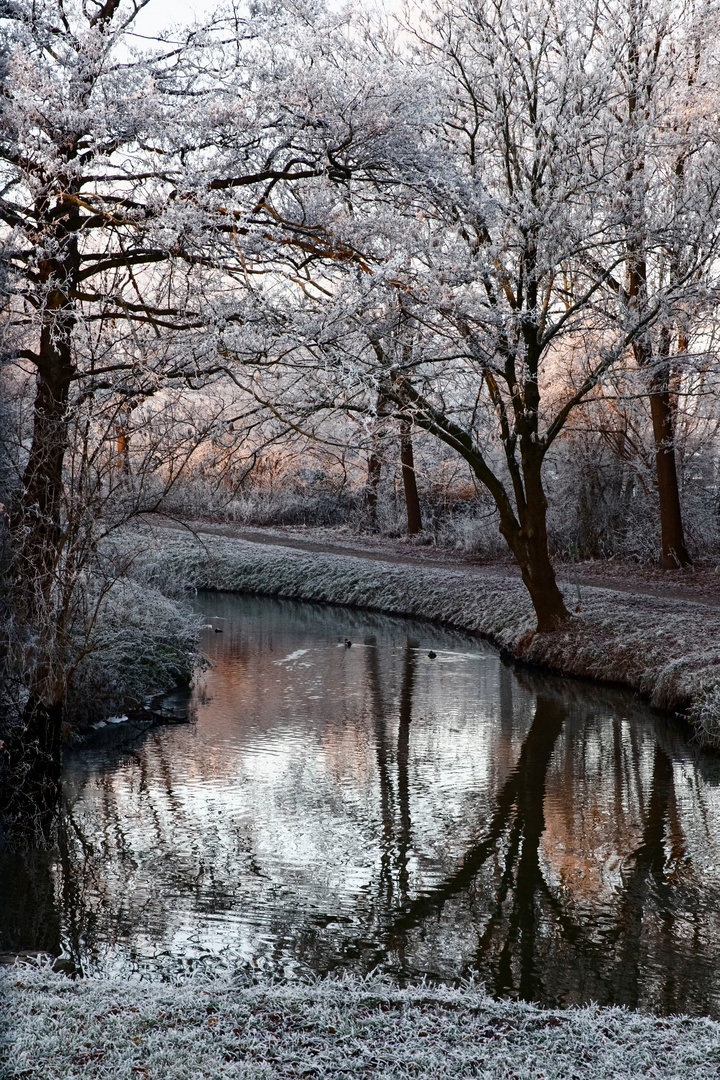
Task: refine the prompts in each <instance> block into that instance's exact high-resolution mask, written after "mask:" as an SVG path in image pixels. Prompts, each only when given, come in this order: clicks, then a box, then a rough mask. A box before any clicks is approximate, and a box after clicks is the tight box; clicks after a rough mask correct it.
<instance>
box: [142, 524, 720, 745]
mask: <svg viewBox="0 0 720 1080" xmlns="http://www.w3.org/2000/svg"><path fill="white" fill-rule="evenodd" d="M125 542H126V543H128V544H131V543H132V544H137V545H138V546H142V548H143V554H142V555H140V556H138V560H137V563H138V565H139V566H142V572H143V574H144V575H148V574H149V575H150V577H151V578H152V577H153V576H154V577H155V578H156V579H157V580H158V581H159V582H162V581H163V579H164V580H166V581H168V580H172V581H183V582H185V583H187V584H188V585H189V586H191V587H193V588H198V589H218V590H228V591H236V592H248V593H257V594H262V595H268V596H282V597H287V598H291V599H298V600H310V601H321V602H325V603H335V604H346V605H351V606H356V607H363V608H367V609H370V610H375V611H381V612H384V613H386V614H390V615H406V616H411V617H414V618H425V619H430V620H433V621H435V622H439V623H443V624H445V625H448V626H451V627H453V628H455V629H459V630H463V631H466V632H469V633H472V634H478V635H481V636H483V637H485V638H487V639H488V640H490V641H492V642H493V643H495V644H496V645H497V646H499V647H500V648H501V649H504V650H506V651H507V652H508V653H510V654H511V655H512V656H513V657H515V658H516V659H518V660H521V661H523V662H526V663H531V664H535V665H538V666H541V667H546V668H550V669H551V670H554V671H557V672H561V673H562V674H566V675H575V676H580V677H584V678H590V679H593V680H596V681H601V682H611V683H620V684H623V685H625V686H628V687H630V688H631V689H633V690H635V691H637V692H638V693H640V694H642V695H643V696H644V697H646V698H647V699H648V700H649V701H650V702H651V704H653V705H654V706H656V707H658V708H664V709H670V710H674V711H676V712H684V713H686V714H687V715H688V717H689V719H690V721H691V723H692V724H693V726H694V729H695V731H696V733H697V736H698V738H699V739H700V741H701V742H702V743H703V744H705V745H706V746H715V747H717V746H720V609H718V608H717V607H716V606H713V605H710V604H703V603H701V602H700V601H694V600H693V601H688V600H684V599H677V598H665V597H663V596H657V595H648V594H647V593H632V592H627V591H622V592H620V591H615V590H612V589H608V588H600V587H593V586H588V585H584V586H583V588H582V593H581V603H580V605H579V606H580V611H579V612H577V613H576V614H575V616H574V618H573V619H572V622H571V623H570V624H569V625H568V626H567V627H563V629H562V630H559V631H557V632H555V633H552V634H536V633H534V628H535V618H534V613H533V610H532V605H531V603H530V599H529V597H528V594H527V592H526V590H525V588H524V586H523V585H522V582H521V581H520V580H519V579H518V578H517V577H515V576H512V575H511V574H510V573H507V574H503V573H502V572H499V571H497V570H493V572H492V573H491V574H487V575H483V574H482V572H474V573H472V574H471V573H469V572H468V570H467V569H465V568H463V567H457V568H456V567H452V568H449V569H444V568H442V567H440V566H438V565H437V564H433V565H422V564H418V565H409V564H407V563H399V562H390V561H386V560H383V559H382V558H378V557H377V556H375V555H373V556H372V558H369V557H368V558H365V557H363V556H362V555H352V556H351V555H347V554H334V553H331V552H327V551H312V552H311V551H304V550H302V549H300V548H294V547H292V546H290V545H289V544H288V543H287V542H284V543H283V546H273V545H272V544H268V543H254V542H251V541H248V540H241V539H237V538H233V537H227V536H219V535H214V534H211V533H206V532H203V533H200V532H198V533H196V534H195V535H191V534H188V533H178V532H177V531H172V530H170V529H154V530H143V531H142V532H136V533H134V534H132V536H128V537H127V538H126V541H125ZM566 595H567V601H568V604H569V605H570V607H571V608H575V607H576V606H577V605H576V603H575V596H574V594H573V592H572V590H571V589H568V588H567V587H566Z"/></svg>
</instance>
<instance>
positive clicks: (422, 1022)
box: [0, 965, 720, 1080]
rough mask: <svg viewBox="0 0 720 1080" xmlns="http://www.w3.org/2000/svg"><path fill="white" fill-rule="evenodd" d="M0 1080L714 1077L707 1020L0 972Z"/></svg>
mask: <svg viewBox="0 0 720 1080" xmlns="http://www.w3.org/2000/svg"><path fill="white" fill-rule="evenodd" d="M2 993H3V997H4V999H5V1000H4V1010H3V1019H2V1027H3V1045H2V1049H0V1066H4V1069H5V1072H4V1074H3V1075H4V1076H5V1077H6V1078H7V1080H20V1078H21V1077H22V1078H27V1080H30V1078H32V1080H61V1078H62V1080H66V1078H67V1080H70V1078H72V1080H76V1078H78V1080H79V1078H82V1080H95V1078H98V1080H99V1078H109V1077H112V1078H113V1080H138V1078H143V1077H145V1078H147V1080H186V1078H187V1080H191V1078H192V1080H197V1078H200V1077H202V1078H214V1077H223V1078H224V1077H228V1078H230V1077H233V1078H235V1077H238V1078H239V1077H243V1078H248V1080H249V1078H252V1080H255V1078H258V1080H260V1078H267V1080H270V1078H283V1080H284V1078H291V1077H292V1078H296V1077H316V1078H317V1080H324V1078H326V1077H348V1078H353V1077H363V1078H365V1077H368V1078H370V1077H373V1078H374V1077H379V1078H383V1077H388V1078H389V1077H393V1078H394V1077H420V1078H422V1077H428V1078H430V1077H446V1076H451V1077H485V1078H492V1080H501V1078H505V1077H508V1078H510V1077H513V1078H518V1080H520V1078H522V1080H545V1078H556V1080H561V1078H562V1080H572V1078H577V1080H586V1078H587V1080H600V1078H603V1080H605V1078H610V1077H620V1078H622V1077H628V1078H630V1077H632V1078H638V1077H648V1078H660V1077H662V1078H668V1080H670V1078H681V1077H688V1078H690V1077H692V1078H699V1080H702V1078H705V1077H714V1076H719V1075H720V1024H719V1023H717V1022H715V1021H712V1020H707V1019H702V1018H701V1019H689V1018H685V1017H674V1018H669V1019H665V1018H656V1017H653V1016H645V1015H641V1014H639V1013H633V1012H629V1011H627V1010H625V1009H619V1008H602V1009H601V1008H597V1007H595V1006H588V1007H585V1008H571V1009H565V1010H556V1009H539V1008H537V1007H536V1006H534V1005H529V1004H525V1003H517V1002H506V1001H493V1000H492V999H491V998H488V997H487V996H486V995H485V993H484V992H483V990H482V989H481V988H480V987H478V986H476V985H473V984H468V985H466V986H465V987H463V988H460V989H452V988H448V987H439V988H437V987H429V986H425V985H421V986H414V987H410V988H406V989H401V988H399V987H397V986H395V985H394V984H392V983H391V982H390V981H389V980H386V979H381V978H376V977H370V978H368V979H366V980H363V979H359V978H355V977H345V978H342V979H325V980H320V981H318V982H315V983H311V984H304V983H297V984H288V983H280V984H272V983H267V984H259V985H254V986H233V985H232V983H231V982H229V981H227V980H223V979H198V980H195V979H190V980H188V981H186V982H184V983H180V984H176V985H171V984H168V983H140V982H127V981H126V982H119V981H110V980H104V979H100V978H97V979H88V980H81V979H77V980H72V979H70V978H68V977H67V976H65V975H62V974H56V973H54V972H53V971H52V970H51V969H50V968H49V967H43V966H35V965H32V966H25V967H15V968H12V969H10V970H9V971H8V973H7V975H6V977H5V980H4V984H3V985H2Z"/></svg>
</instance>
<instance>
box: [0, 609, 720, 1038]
mask: <svg viewBox="0 0 720 1080" xmlns="http://www.w3.org/2000/svg"><path fill="white" fill-rule="evenodd" d="M197 606H198V608H199V610H201V611H202V612H203V613H204V614H205V616H206V618H207V623H208V628H207V629H206V631H205V640H204V650H205V652H206V654H207V655H208V656H209V657H210V658H211V660H212V663H213V666H212V668H211V669H209V670H208V671H207V672H206V673H205V674H203V675H202V676H201V677H200V678H199V679H198V682H197V686H196V688H195V691H194V702H193V706H194V719H193V720H192V722H191V723H189V724H184V725H180V726H174V727H169V728H161V729H155V730H153V731H151V732H150V733H148V734H147V735H145V737H144V738H142V739H141V740H136V741H135V742H134V743H132V742H130V743H128V744H127V745H125V746H123V747H121V748H118V747H117V746H114V747H109V746H104V747H103V746H95V747H86V748H84V749H83V750H81V751H76V752H75V753H74V754H73V755H71V756H70V757H69V759H68V762H67V765H66V771H65V779H64V791H65V802H66V806H65V811H64V816H63V824H62V829H61V837H60V843H59V845H58V848H57V849H56V850H55V851H54V852H51V853H46V854H43V853H36V854H35V855H32V856H30V855H26V856H24V857H18V856H14V857H12V858H10V857H9V856H5V857H4V865H2V866H0V873H1V875H2V877H1V879H0V949H1V950H8V949H16V950H17V949H22V948H48V949H58V948H59V945H60V944H61V943H63V944H64V945H65V947H66V948H67V949H68V950H69V951H70V952H71V953H72V954H73V956H74V957H75V958H76V960H77V961H78V962H79V963H80V964H81V965H82V968H83V970H85V971H87V972H92V971H110V972H118V973H119V972H123V973H133V974H136V975H140V976H149V977H157V976H159V975H161V973H162V972H166V971H167V970H168V969H170V970H172V969H173V968H180V967H183V966H188V965H194V964H203V965H204V966H206V967H209V968H211V969H212V968H214V967H217V966H218V965H222V966H223V967H230V968H231V969H233V970H238V971H244V972H247V973H249V974H253V973H255V972H259V971H265V972H271V973H274V974H278V975H287V976H292V975H307V974H310V973H325V972H329V971H333V970H353V971H361V972H365V971H368V970H370V969H373V968H381V969H383V970H387V971H389V972H392V973H393V974H394V975H396V976H398V977H400V978H416V977H418V976H420V975H427V976H428V977H431V978H434V979H442V980H455V979H457V978H460V977H464V976H467V975H469V974H471V973H473V972H474V973H477V975H478V976H479V977H480V978H481V979H482V980H483V981H484V982H485V984H486V986H487V988H488V989H489V990H490V991H491V992H493V993H496V994H499V995H504V996H520V997H523V998H528V999H533V1000H537V1001H540V1002H543V1003H547V1004H561V1005H564V1004H570V1003H574V1002H586V1001H590V1000H593V1001H598V1002H600V1003H611V1002H617V1003H623V1004H627V1005H630V1006H633V1007H640V1008H644V1009H652V1010H654V1011H657V1012H676V1011H687V1012H690V1013H696V1014H697V1013H705V1014H710V1015H713V1016H716V1017H718V1016H720V765H719V764H718V761H717V759H713V758H711V757H709V756H705V755H703V754H701V753H700V752H699V751H698V750H697V749H696V748H694V747H693V746H692V745H690V744H688V743H687V741H686V740H685V738H684V736H683V735H682V733H681V732H680V731H679V730H678V728H677V726H676V725H675V724H674V723H673V722H672V721H670V720H667V719H665V718H663V717H662V716H660V715H658V714H654V713H653V712H651V710H649V709H648V708H646V707H644V706H643V705H641V704H640V703H638V702H637V701H636V700H634V699H633V697H632V696H631V695H629V694H626V693H624V692H622V691H617V690H611V689H604V688H597V687H593V686H591V685H589V684H583V683H579V682H575V681H572V680H564V679H560V678H554V677H549V676H540V675H537V674H534V673H531V672H528V671H525V670H520V669H517V670H514V669H513V668H511V667H508V666H506V665H505V664H503V662H502V661H501V660H500V658H499V656H498V654H497V652H496V651H495V650H494V649H492V648H490V647H489V646H487V645H485V644H483V643H481V642H477V641H474V640H472V639H470V638H467V637H465V636H463V635H461V634H455V633H452V632H449V631H445V630H442V629H438V628H437V627H433V626H431V625H426V624H422V623H414V622H408V621H405V620H401V619H392V618H386V617H382V616H378V615H374V614H370V613H367V612H357V611H352V610H348V609H343V608H329V607H321V606H318V605H309V604H299V603H293V602H289V601H280V600H270V599H261V598H253V597H240V596H233V595H228V594H201V595H200V596H199V597H198V599H197ZM216 628H217V629H218V630H220V629H222V633H216V632H215V629H216ZM345 639H348V640H350V641H351V642H352V645H351V646H350V647H347V646H346V645H345ZM431 651H432V652H434V653H436V654H437V655H436V656H435V658H431V657H429V656H428V653H429V652H431Z"/></svg>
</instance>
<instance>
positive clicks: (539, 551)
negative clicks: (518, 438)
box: [500, 454, 570, 633]
mask: <svg viewBox="0 0 720 1080" xmlns="http://www.w3.org/2000/svg"><path fill="white" fill-rule="evenodd" d="M541 467H542V457H541V456H540V455H539V454H538V455H537V458H536V460H533V461H532V462H530V461H528V460H526V462H525V468H524V480H525V485H524V492H523V497H522V500H519V501H520V505H519V506H518V518H519V521H518V520H516V519H515V516H514V515H512V514H510V513H508V512H505V513H503V510H502V508H501V511H500V532H501V533H502V535H503V536H504V537H505V540H506V541H507V543H508V545H509V547H510V549H511V551H512V553H513V555H514V556H515V558H516V559H517V562H518V565H519V566H520V572H521V574H522V579H523V583H524V585H525V587H526V589H527V590H528V592H529V593H530V599H531V600H532V603H533V607H534V609H535V614H536V616H537V630H538V633H546V632H549V631H552V630H557V628H558V627H559V626H560V625H561V624H562V623H564V622H566V621H567V619H569V618H570V612H569V611H568V610H567V608H566V607H565V601H564V600H563V595H562V593H561V592H560V589H559V587H558V583H557V581H556V578H555V571H554V569H553V566H552V563H551V562H550V554H549V552H548V537H547V499H546V498H545V491H544V489H543V485H542V476H541Z"/></svg>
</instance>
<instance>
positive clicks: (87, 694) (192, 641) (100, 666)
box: [67, 578, 200, 723]
mask: <svg viewBox="0 0 720 1080" xmlns="http://www.w3.org/2000/svg"><path fill="white" fill-rule="evenodd" d="M98 584H99V583H98V582H93V583H92V584H91V585H90V589H95V590H97V588H98ZM199 622H200V620H199V617H198V616H196V615H195V614H194V613H193V612H192V611H191V610H190V609H189V608H188V607H187V606H186V604H185V603H184V602H183V601H182V600H176V599H171V598H170V597H167V596H164V595H163V594H162V593H161V592H160V591H159V590H158V589H157V588H154V587H153V586H151V585H149V584H148V583H147V582H138V581H131V580H128V579H127V578H121V579H119V580H118V581H116V582H115V583H114V584H113V585H112V586H111V587H110V588H109V590H108V591H107V592H106V593H105V595H104V596H103V597H102V599H101V600H100V602H99V606H98V607H97V612H96V614H95V617H94V625H93V627H92V628H91V629H88V628H87V627H82V628H78V630H77V631H76V634H75V645H76V647H77V648H78V652H79V653H80V655H81V659H80V660H79V662H78V663H77V666H76V667H75V668H74V671H73V672H72V675H71V677H70V682H69V687H68V699H67V714H68V716H69V717H70V718H71V720H72V721H73V722H74V723H78V722H79V723H83V722H85V723H87V722H89V721H92V720H95V719H98V718H100V717H102V716H107V715H109V714H110V713H112V712H118V711H122V710H123V709H133V708H137V707H139V706H141V705H142V703H143V701H144V700H145V699H146V698H147V697H148V696H149V695H152V694H158V693H163V692H167V691H169V690H171V689H173V688H174V687H175V686H177V685H178V684H180V685H186V684H187V683H189V682H190V679H191V677H192V672H193V668H194V666H195V664H196V663H197V661H198V655H197V651H196V642H197V635H198V629H199Z"/></svg>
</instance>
